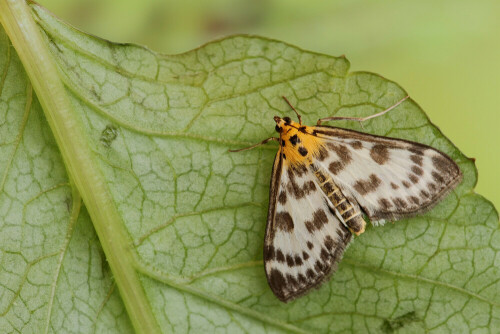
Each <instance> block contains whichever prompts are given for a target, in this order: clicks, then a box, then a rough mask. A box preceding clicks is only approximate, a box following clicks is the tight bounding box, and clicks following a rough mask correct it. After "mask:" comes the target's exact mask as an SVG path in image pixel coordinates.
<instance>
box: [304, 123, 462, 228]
mask: <svg viewBox="0 0 500 334" xmlns="http://www.w3.org/2000/svg"><path fill="white" fill-rule="evenodd" d="M314 132H315V134H316V135H317V136H318V137H320V138H323V139H324V140H325V142H326V146H327V147H329V148H330V150H329V153H331V155H329V156H328V157H327V158H325V159H324V161H322V162H320V164H321V165H322V166H323V167H324V168H327V169H328V170H329V172H330V173H331V177H332V178H333V180H334V181H335V182H336V183H337V184H338V185H339V187H340V188H341V190H342V191H343V192H344V193H346V195H347V196H352V197H353V198H354V199H355V200H356V202H357V203H358V204H359V206H360V207H361V208H362V209H363V211H364V212H365V213H366V214H367V215H368V217H370V219H371V220H374V221H376V220H379V219H388V220H397V219H402V218H408V217H412V216H415V215H417V214H420V213H423V212H426V211H428V210H430V209H431V208H432V207H434V206H435V205H436V204H437V203H438V202H439V201H440V200H441V199H442V198H443V197H444V196H445V195H446V194H448V193H449V192H450V191H451V190H452V189H453V188H454V187H455V186H456V185H457V184H458V183H460V181H461V180H462V172H461V171H460V168H459V167H458V166H457V164H456V163H455V162H454V161H453V160H452V159H451V158H450V157H448V156H447V155H446V154H445V153H443V152H440V151H438V150H436V149H434V148H432V147H430V146H427V145H423V144H419V143H415V142H411V141H406V140H402V139H396V138H389V137H381V136H375V135H370V134H366V133H361V132H357V131H353V130H346V129H341V128H334V127H327V126H316V127H314Z"/></svg>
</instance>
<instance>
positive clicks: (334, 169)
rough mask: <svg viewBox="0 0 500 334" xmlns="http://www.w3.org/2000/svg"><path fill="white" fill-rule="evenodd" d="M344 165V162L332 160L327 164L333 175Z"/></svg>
mask: <svg viewBox="0 0 500 334" xmlns="http://www.w3.org/2000/svg"><path fill="white" fill-rule="evenodd" d="M344 167H345V164H344V163H342V162H341V161H334V162H332V163H331V164H330V165H329V166H328V170H329V171H330V172H332V174H333V175H337V174H338V173H340V172H341V171H342V170H343V169H344Z"/></svg>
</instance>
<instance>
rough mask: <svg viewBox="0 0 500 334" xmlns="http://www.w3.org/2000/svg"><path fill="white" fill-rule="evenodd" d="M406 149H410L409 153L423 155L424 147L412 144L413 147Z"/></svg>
mask: <svg viewBox="0 0 500 334" xmlns="http://www.w3.org/2000/svg"><path fill="white" fill-rule="evenodd" d="M408 151H410V152H411V153H413V154H415V155H424V151H425V148H421V147H417V146H414V147H410V148H409V149H408Z"/></svg>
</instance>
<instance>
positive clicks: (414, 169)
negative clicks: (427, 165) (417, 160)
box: [411, 166, 424, 176]
mask: <svg viewBox="0 0 500 334" xmlns="http://www.w3.org/2000/svg"><path fill="white" fill-rule="evenodd" d="M411 171H412V172H413V173H415V174H417V175H418V176H422V175H424V170H423V169H422V168H420V167H418V166H412V167H411Z"/></svg>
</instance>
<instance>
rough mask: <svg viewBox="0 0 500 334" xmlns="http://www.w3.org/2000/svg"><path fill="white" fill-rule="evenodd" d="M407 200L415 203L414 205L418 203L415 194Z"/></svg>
mask: <svg viewBox="0 0 500 334" xmlns="http://www.w3.org/2000/svg"><path fill="white" fill-rule="evenodd" d="M408 202H411V203H413V204H416V205H419V204H420V200H419V199H418V197H417V196H410V197H408Z"/></svg>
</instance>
